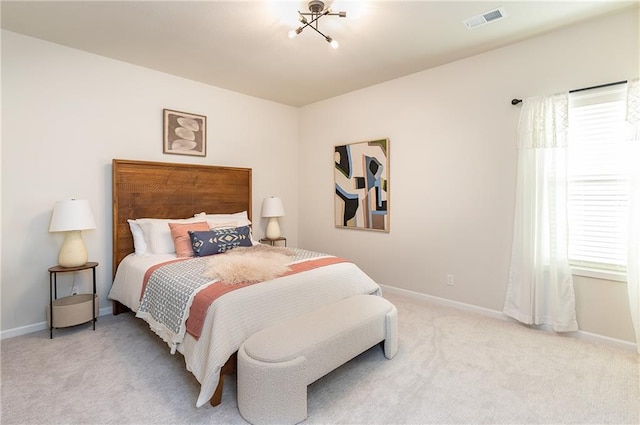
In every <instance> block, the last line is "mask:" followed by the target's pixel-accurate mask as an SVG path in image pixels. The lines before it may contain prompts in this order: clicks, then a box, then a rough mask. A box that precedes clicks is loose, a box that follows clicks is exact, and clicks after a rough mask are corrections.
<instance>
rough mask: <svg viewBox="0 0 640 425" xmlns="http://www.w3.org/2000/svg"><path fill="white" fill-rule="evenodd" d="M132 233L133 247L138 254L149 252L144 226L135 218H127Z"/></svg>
mask: <svg viewBox="0 0 640 425" xmlns="http://www.w3.org/2000/svg"><path fill="white" fill-rule="evenodd" d="M127 223H129V229H131V235H132V236H133V249H134V250H135V253H136V255H143V254H144V253H145V252H147V243H146V242H145V240H144V232H143V231H142V227H141V226H140V225H139V224H138V223H136V221H135V220H127Z"/></svg>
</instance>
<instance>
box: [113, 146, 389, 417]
mask: <svg viewBox="0 0 640 425" xmlns="http://www.w3.org/2000/svg"><path fill="white" fill-rule="evenodd" d="M112 169H113V186H112V190H113V275H114V284H113V286H112V288H111V291H110V293H109V298H110V299H112V301H113V303H114V306H113V309H114V314H119V313H121V312H124V311H128V310H131V311H133V312H136V314H137V315H138V316H139V317H143V318H145V317H146V316H145V313H144V312H143V311H142V310H143V309H144V300H145V299H146V292H144V291H143V290H142V289H141V288H142V287H143V286H144V285H146V283H143V281H145V282H146V280H145V279H148V278H149V276H151V277H152V278H155V277H156V274H157V273H156V272H154V273H150V270H151V269H152V268H153V267H156V266H157V265H162V267H163V268H171V266H170V265H169V266H166V267H165V265H166V263H168V262H169V263H170V262H176V263H175V264H176V268H177V273H178V274H180V273H182V272H181V270H183V269H180V267H183V265H185V267H186V264H193V265H194V267H207V266H205V264H211V261H213V260H214V259H215V261H220V260H219V259H222V258H223V256H227V255H230V254H231V253H230V252H229V253H224V254H219V255H213V256H211V259H209V258H208V257H199V258H187V259H184V258H182V259H176V253H175V252H174V253H164V252H162V253H160V254H156V253H153V254H150V253H149V252H147V253H144V254H139V253H135V249H136V248H137V245H136V244H134V238H133V235H132V227H131V226H130V223H129V221H128V220H134V219H143V218H144V219H151V220H152V221H153V222H154V224H157V223H156V221H160V219H167V218H172V219H185V220H193V219H191V218H192V217H194V215H196V214H199V213H203V212H204V213H206V214H207V216H206V217H219V216H220V217H226V216H234V217H236V216H237V215H238V214H242V212H244V214H245V215H244V216H243V217H246V219H247V220H248V221H249V222H250V220H251V210H252V191H251V184H252V176H251V169H250V168H239V167H219V166H207V165H192V164H173V163H162V162H148V161H131V160H121V159H114V160H113V163H112ZM154 219H157V220H154ZM207 221H208V220H207ZM208 222H209V221H208ZM209 223H211V222H209ZM239 228H240V227H238V229H239ZM251 239H252V240H253V238H251ZM254 243H255V242H252V244H254ZM255 244H256V246H255V247H248V248H246V249H247V250H251V249H257V248H259V246H258V245H257V243H255ZM250 245H251V244H250ZM176 246H177V244H176ZM260 247H261V246H260ZM265 249H266V247H265ZM234 251H235V252H236V253H239V252H240V249H237V250H232V252H234ZM289 255H291V256H293V257H291V258H292V259H295V260H296V261H294V262H293V263H292V268H293V267H294V266H296V267H298V266H299V270H298V272H297V273H293V272H292V273H291V274H286V275H281V276H279V277H276V278H273V279H269V280H267V281H265V282H261V283H257V284H252V285H247V286H244V285H239V286H240V287H239V288H234V290H231V291H230V292H225V293H223V294H222V295H220V296H219V297H218V298H216V299H215V301H213V302H211V303H210V304H208V305H207V306H206V307H204V308H203V313H202V316H203V317H202V320H201V327H200V328H199V330H198V332H194V333H193V334H192V333H190V332H189V331H187V332H184V330H183V334H180V336H179V338H178V339H176V340H175V341H173V342H170V341H168V340H167V339H166V335H163V334H162V333H161V332H158V329H156V328H155V327H154V324H153V323H152V321H148V322H149V324H150V327H151V329H152V330H154V331H155V332H156V333H157V334H158V335H159V336H160V337H162V338H163V339H164V340H165V341H166V342H167V343H168V348H169V349H173V350H175V351H178V352H180V353H181V354H182V355H183V356H184V359H185V364H186V368H187V370H189V371H190V372H191V373H193V375H194V376H195V377H196V379H197V380H198V382H199V383H200V385H201V388H200V393H199V395H198V399H197V401H196V406H198V407H200V406H202V405H204V404H206V403H207V402H210V403H211V405H213V406H215V405H217V404H219V403H220V402H221V395H222V385H223V378H224V376H225V374H226V373H228V372H230V371H233V370H234V365H235V353H236V352H237V350H238V348H239V346H240V344H241V343H242V342H243V341H244V340H245V339H246V338H248V337H249V336H250V335H251V334H253V333H254V332H256V331H257V330H260V329H262V328H263V327H265V326H268V325H270V324H272V323H275V322H277V321H279V320H283V319H287V318H292V317H296V316H297V315H300V314H302V313H304V312H307V311H311V310H313V309H315V308H318V307H320V306H322V305H325V304H329V303H333V302H337V301H339V300H341V299H344V298H347V297H350V296H352V295H356V294H360V293H366V294H377V295H380V293H381V291H380V287H379V286H378V285H377V284H376V283H375V282H374V281H373V280H372V279H371V278H370V277H369V276H367V275H366V274H365V273H364V272H363V271H362V270H360V269H359V268H358V267H357V266H355V265H354V264H353V263H351V262H348V261H344V260H341V259H337V258H335V257H333V256H328V255H326V254H320V253H310V252H308V251H304V250H298V249H293V250H291V252H290V253H289ZM306 257H311V258H306ZM323 261H324V262H325V263H323V264H322V265H320V264H319V265H318V266H317V267H315V266H314V267H313V268H312V267H306V268H305V267H302V265H306V264H310V263H311V262H317V263H321V262H323ZM294 263H295V264H294ZM163 270H164V269H163ZM194 273H196V274H197V273H199V272H194ZM187 275H188V274H187V273H185V274H184V275H180V276H181V278H182V277H184V276H187ZM184 279H186V278H184ZM156 280H158V279H156ZM149 281H150V282H151V280H149ZM222 284H223V283H222V282H217V281H216V280H215V279H213V280H212V281H211V282H209V283H207V285H208V286H207V287H206V288H207V289H206V290H208V289H211V288H214V289H215V288H216V287H217V286H216V285H222ZM143 292H144V293H145V297H142V293H143ZM201 292H205V290H202V291H201ZM141 305H143V307H142V308H141ZM194 305H195V301H194ZM191 311H192V312H193V310H191ZM145 320H146V319H145ZM188 320H191V318H189V319H188ZM183 324H184V322H183ZM171 347H173V348H171Z"/></svg>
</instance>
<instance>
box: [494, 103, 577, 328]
mask: <svg viewBox="0 0 640 425" xmlns="http://www.w3.org/2000/svg"><path fill="white" fill-rule="evenodd" d="M568 107H569V102H568V93H563V94H558V95H552V96H545V97H536V98H529V99H525V100H524V101H523V102H522V111H521V112H520V121H519V123H518V180H517V194H516V211H515V220H514V231H513V245H512V254H511V267H510V272H509V283H508V287H507V293H506V297H505V303H504V309H503V312H504V313H505V314H507V315H508V316H510V317H513V318H514V319H516V320H518V321H520V322H523V323H526V324H531V325H549V326H550V327H551V328H552V329H553V330H554V331H556V332H570V331H576V330H578V323H577V321H576V313H575V294H574V290H573V278H572V276H571V270H570V268H569V260H568V254H567V244H568V240H567V237H568V236H567V235H568V229H567V196H566V195H567V161H566V155H567V145H568Z"/></svg>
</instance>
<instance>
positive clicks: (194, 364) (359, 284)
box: [109, 254, 381, 407]
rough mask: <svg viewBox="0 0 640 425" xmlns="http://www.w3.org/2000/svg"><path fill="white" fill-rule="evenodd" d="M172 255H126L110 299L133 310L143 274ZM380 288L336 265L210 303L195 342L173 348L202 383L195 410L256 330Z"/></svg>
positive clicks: (352, 267) (351, 268)
mask: <svg viewBox="0 0 640 425" xmlns="http://www.w3.org/2000/svg"><path fill="white" fill-rule="evenodd" d="M174 258H175V255H174V254H165V255H142V256H140V255H133V254H130V255H129V256H127V257H126V258H125V259H124V260H123V261H122V262H121V263H120V265H119V266H118V270H117V272H116V278H115V280H114V282H113V286H112V288H111V291H110V293H109V298H110V299H113V300H117V301H119V302H120V303H122V304H124V305H126V306H127V307H129V308H131V309H132V310H133V311H137V310H138V308H139V306H140V290H141V288H142V281H143V278H144V274H145V272H146V270H147V269H148V268H149V267H151V266H153V265H154V264H158V263H162V262H166V261H169V260H171V259H174ZM380 293H381V290H380V287H379V286H378V284H376V283H375V282H374V281H373V280H372V279H371V278H370V277H369V276H367V275H366V274H365V273H364V272H363V271H362V270H360V269H359V268H358V267H357V266H356V265H354V264H353V263H338V264H333V265H329V266H325V267H320V268H317V269H312V270H309V271H305V272H302V273H297V274H293V275H289V276H284V277H280V278H276V279H273V280H270V281H267V282H262V283H258V284H255V285H251V286H247V287H244V288H241V289H238V290H235V291H231V292H229V293H227V294H225V295H223V296H221V297H220V298H218V299H217V300H216V301H214V302H213V304H211V306H210V307H209V309H208V312H207V317H206V319H205V322H204V325H203V328H202V334H201V336H200V338H199V339H198V340H196V339H195V338H194V337H193V336H192V335H190V334H187V335H186V336H185V339H184V341H183V342H182V343H181V344H179V345H178V351H179V352H181V353H182V354H183V355H184V358H185V363H186V366H187V369H188V370H189V371H191V373H193V374H194V376H195V377H196V379H197V380H198V382H200V384H201V388H200V394H199V396H198V400H197V402H196V406H197V407H200V406H202V405H204V404H205V403H207V402H208V401H209V399H210V398H211V397H212V396H213V393H214V391H215V389H216V387H217V385H218V380H219V377H220V368H221V367H222V366H223V365H224V363H225V362H226V361H227V360H228V358H229V357H230V356H231V355H232V354H233V353H234V352H236V351H237V350H238V348H240V345H241V344H242V342H243V341H244V340H245V339H246V338H248V337H249V336H250V335H252V334H253V333H255V332H256V331H258V330H260V329H262V328H264V327H265V326H268V325H270V324H271V323H274V322H276V321H278V320H282V319H286V318H290V317H295V316H298V315H300V314H303V313H305V312H308V311H312V310H314V309H316V308H318V307H320V306H322V305H325V304H329V303H333V302H336V301H339V300H341V299H344V298H347V297H350V296H353V295H356V294H377V295H380Z"/></svg>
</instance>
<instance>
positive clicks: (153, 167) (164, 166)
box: [112, 159, 251, 276]
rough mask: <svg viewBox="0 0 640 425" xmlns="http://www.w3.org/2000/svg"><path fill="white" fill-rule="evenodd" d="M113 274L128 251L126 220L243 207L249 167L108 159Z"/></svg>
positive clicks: (248, 197) (247, 207) (248, 194)
mask: <svg viewBox="0 0 640 425" xmlns="http://www.w3.org/2000/svg"><path fill="white" fill-rule="evenodd" d="M112 191H113V276H115V273H116V269H117V267H118V265H119V264H120V261H122V259H123V258H124V257H126V256H127V255H128V254H130V253H132V252H134V249H133V237H132V236H131V231H130V230H129V223H127V220H128V219H136V218H188V217H193V215H194V214H196V213H199V212H203V211H205V212H206V213H208V214H228V213H235V212H239V211H247V214H248V215H249V219H251V168H235V167H218V166H212V165H193V164H172V163H165V162H147V161H129V160H123V159H114V160H113V189H112Z"/></svg>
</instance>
